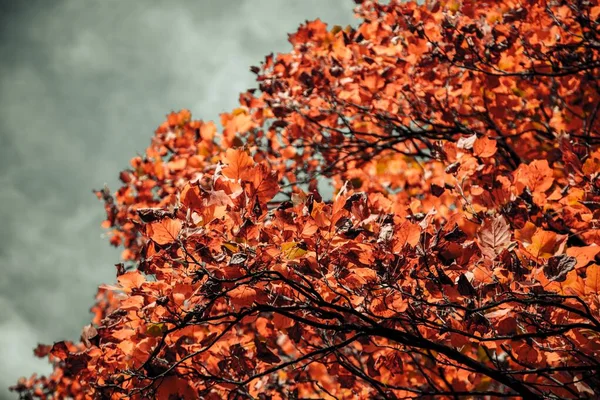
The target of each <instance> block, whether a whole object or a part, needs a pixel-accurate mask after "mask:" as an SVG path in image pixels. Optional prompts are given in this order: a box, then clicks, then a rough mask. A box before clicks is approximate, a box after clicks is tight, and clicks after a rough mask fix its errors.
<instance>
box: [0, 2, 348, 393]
mask: <svg viewBox="0 0 600 400" xmlns="http://www.w3.org/2000/svg"><path fill="white" fill-rule="evenodd" d="M352 7H353V3H352V2H351V1H350V0H328V1H323V0H260V1H256V0H254V1H250V0H245V1H233V0H231V1H219V0H210V1H209V0H204V1H197V0H181V1H143V0H137V1H133V0H132V1H125V2H124V1H118V0H103V1H99V0H97V1H92V0H87V1H85V0H55V1H28V2H16V1H5V2H3V3H0V60H1V61H0V188H1V189H0V206H1V207H0V213H1V215H0V217H1V218H0V221H1V222H0V272H1V273H2V278H1V279H0V387H2V389H0V398H2V397H5V398H7V399H8V398H14V396H13V395H9V394H8V393H7V392H6V391H5V390H4V389H3V388H5V387H6V386H8V385H11V384H13V383H14V382H15V381H16V379H17V378H18V377H19V376H21V375H27V376H28V375H29V374H31V373H33V372H36V371H37V372H46V373H47V372H48V371H49V369H48V366H47V365H46V364H45V362H44V361H39V360H36V359H35V358H34V357H33V356H32V348H33V347H35V346H36V344H37V343H38V342H42V343H52V342H53V341H55V340H62V339H76V338H77V337H78V336H79V332H80V329H81V327H82V326H83V325H84V324H86V323H88V322H89V312H88V309H89V307H90V305H91V304H92V301H93V296H94V293H95V288H96V287H97V285H98V284H99V283H101V282H112V281H114V267H113V266H112V265H113V264H114V263H116V262H118V258H119V251H117V250H115V249H111V248H110V247H109V245H108V243H107V241H106V240H105V239H104V238H102V237H101V235H102V230H101V228H100V226H99V224H100V222H101V221H102V219H103V210H102V205H101V203H100V202H99V201H98V200H96V199H95V196H94V195H93V194H92V193H91V189H93V188H101V187H102V186H103V184H104V183H105V182H107V183H108V184H109V186H110V187H111V188H115V187H117V179H116V178H117V174H118V171H120V170H121V169H123V168H125V167H126V166H127V164H128V160H129V159H130V158H131V157H132V156H134V155H135V154H136V152H142V151H143V150H144V149H145V147H146V145H147V144H148V143H149V139H150V136H151V134H152V132H153V130H154V129H155V128H156V126H157V125H158V124H159V123H160V122H161V121H162V120H163V119H164V116H165V114H167V113H168V112H170V111H171V110H177V109H180V108H184V107H185V108H189V109H191V110H192V113H193V115H194V116H195V117H197V118H202V119H217V118H218V113H219V112H223V111H226V110H228V109H231V108H232V107H235V105H236V103H237V98H238V94H239V92H241V91H244V90H245V89H247V88H249V87H252V86H253V75H252V74H250V73H249V72H248V67H249V66H250V65H256V64H258V63H259V62H260V61H261V60H262V59H263V57H264V55H266V54H268V53H270V52H272V51H275V52H277V51H285V50H286V49H288V48H289V45H288V44H287V42H286V40H287V35H286V33H289V32H293V31H294V30H295V29H296V27H297V26H298V24H299V23H301V22H303V21H304V20H306V19H314V18H316V17H320V18H321V19H323V20H324V21H326V22H328V23H332V24H343V25H345V24H348V23H352V22H353V21H354V20H353V17H352Z"/></svg>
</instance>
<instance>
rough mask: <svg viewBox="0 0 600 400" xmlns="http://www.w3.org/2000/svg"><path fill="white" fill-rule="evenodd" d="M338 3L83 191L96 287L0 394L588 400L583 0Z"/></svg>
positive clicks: (594, 171)
mask: <svg viewBox="0 0 600 400" xmlns="http://www.w3.org/2000/svg"><path fill="white" fill-rule="evenodd" d="M357 3H361V4H359V5H358V6H357V8H356V13H357V15H358V16H359V18H360V23H359V24H358V25H357V27H356V28H352V27H347V28H341V27H337V26H336V27H333V29H330V28H327V27H326V25H325V24H324V23H322V22H321V21H319V20H317V21H313V22H308V23H306V24H305V25H302V26H301V27H300V28H299V30H298V31H297V32H296V33H294V34H292V35H290V42H291V44H292V46H293V49H292V50H291V51H290V52H289V53H285V54H279V55H277V56H273V55H271V56H268V57H267V58H266V59H265V61H264V62H263V64H262V65H261V66H260V67H252V68H251V69H252V71H253V72H255V73H256V74H257V86H258V87H257V89H256V90H251V91H248V92H247V93H244V94H242V95H241V96H240V107H239V108H237V109H235V110H233V112H231V113H226V114H222V115H221V121H220V122H221V125H222V128H218V127H217V125H216V124H214V123H212V122H203V121H199V120H192V118H191V115H190V113H189V112H188V111H186V110H184V111H180V112H178V113H172V114H170V115H169V116H168V118H167V120H166V121H165V122H164V123H163V124H162V125H161V126H160V127H159V128H158V129H157V130H156V133H155V135H154V137H153V139H152V143H151V145H150V147H149V148H148V149H147V150H146V153H145V154H144V155H143V156H140V157H136V158H134V159H132V161H131V168H130V169H128V170H125V171H123V172H122V173H121V180H122V182H123V186H122V187H121V188H119V189H118V190H117V191H116V192H115V193H114V194H113V193H111V192H109V190H108V189H104V190H102V191H99V192H98V196H99V197H100V198H101V199H103V200H104V203H105V208H106V212H107V220H106V222H105V227H106V228H109V229H110V232H111V243H112V244H113V245H115V246H123V248H124V251H123V259H124V262H123V263H121V264H117V283H116V284H115V285H104V286H101V287H100V288H99V290H98V293H97V295H96V304H95V305H94V306H93V308H92V311H93V313H94V317H93V320H92V323H91V324H90V325H89V326H87V327H85V328H84V330H83V332H82V336H81V342H80V343H70V342H64V341H62V342H57V343H55V344H54V345H49V346H44V345H40V346H39V347H38V348H37V349H36V354H37V355H38V356H41V357H44V356H47V357H48V358H49V360H50V362H51V363H52V364H53V366H54V372H53V373H52V375H50V376H49V377H36V376H34V377H32V378H30V379H22V380H21V381H20V382H19V383H18V384H17V385H16V386H14V387H13V390H15V391H17V392H19V393H20V394H21V396H22V397H24V398H29V397H31V396H33V397H39V398H75V399H91V398H103V399H104V398H106V399H113V398H115V399H116V398H132V399H148V398H159V399H169V398H171V399H175V398H177V399H197V398H203V399H222V398H229V399H247V398H248V399H250V398H257V399H288V398H290V399H296V398H321V399H355V398H364V399H371V398H373V399H401V398H440V399H446V398H448V399H458V398H472V399H483V398H504V397H513V398H515V397H517V398H524V399H542V398H544V399H545V398H547V399H558V398H561V399H566V398H569V399H571V398H599V397H600V389H599V388H600V309H599V307H600V266H599V264H600V255H599V253H600V221H599V218H600V122H599V121H598V117H599V115H598V114H599V113H598V110H599V108H600V78H599V77H600V25H599V22H600V20H599V17H600V5H599V2H598V0H569V1H566V0H565V1H561V0H553V1H550V0H547V1H543V0H541V1H533V0H522V1H514V0H502V1H475V0H463V1H459V0H451V1H426V2H425V4H424V5H417V4H416V3H401V2H398V1H392V2H391V3H390V4H389V5H384V4H378V3H376V2H373V1H362V2H360V1H358V2H357ZM318 182H321V183H320V184H318ZM324 184H328V185H329V186H330V187H331V188H332V189H327V190H321V193H320V192H319V188H321V189H322V188H323V187H324ZM331 192H333V195H332V194H331Z"/></svg>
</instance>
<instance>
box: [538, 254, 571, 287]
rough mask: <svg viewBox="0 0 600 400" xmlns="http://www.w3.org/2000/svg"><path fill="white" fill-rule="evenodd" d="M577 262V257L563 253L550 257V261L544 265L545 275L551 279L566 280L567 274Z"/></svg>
mask: <svg viewBox="0 0 600 400" xmlns="http://www.w3.org/2000/svg"><path fill="white" fill-rule="evenodd" d="M576 264H577V259H576V258H575V257H571V256H567V255H565V254H561V255H558V256H553V257H550V258H549V259H548V263H547V264H546V265H545V266H544V275H546V278H548V279H549V280H551V281H557V282H564V281H565V280H566V279H567V274H568V273H569V271H571V270H572V269H573V268H575V265H576Z"/></svg>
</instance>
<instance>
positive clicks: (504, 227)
mask: <svg viewBox="0 0 600 400" xmlns="http://www.w3.org/2000/svg"><path fill="white" fill-rule="evenodd" d="M510 238H511V232H510V225H509V224H508V223H507V222H506V219H505V218H504V217H503V216H502V215H498V216H496V217H494V218H487V219H486V220H485V221H484V222H483V227H482V228H481V229H480V230H479V232H477V239H478V244H479V248H480V249H481V253H482V254H483V256H484V257H487V258H491V259H495V258H496V257H497V256H498V255H499V254H500V253H502V250H505V249H507V248H508V247H509V246H510V243H511V242H510Z"/></svg>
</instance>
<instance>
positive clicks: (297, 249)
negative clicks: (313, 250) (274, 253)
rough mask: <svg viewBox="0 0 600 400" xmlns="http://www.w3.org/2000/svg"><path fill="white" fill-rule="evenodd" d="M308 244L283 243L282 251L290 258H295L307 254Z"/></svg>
mask: <svg viewBox="0 0 600 400" xmlns="http://www.w3.org/2000/svg"><path fill="white" fill-rule="evenodd" d="M305 247H306V246H305V245H303V244H301V243H297V242H287V243H283V244H282V245H281V252H282V253H283V255H284V256H285V257H286V258H287V259H288V260H295V259H296V258H300V257H302V256H303V255H305V254H306V248H305Z"/></svg>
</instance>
